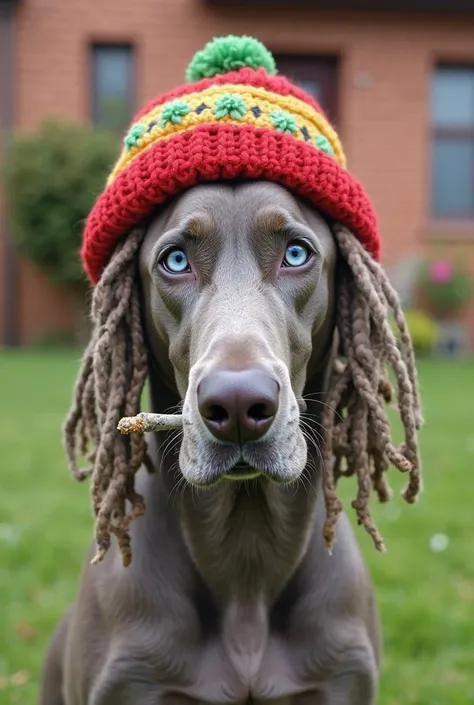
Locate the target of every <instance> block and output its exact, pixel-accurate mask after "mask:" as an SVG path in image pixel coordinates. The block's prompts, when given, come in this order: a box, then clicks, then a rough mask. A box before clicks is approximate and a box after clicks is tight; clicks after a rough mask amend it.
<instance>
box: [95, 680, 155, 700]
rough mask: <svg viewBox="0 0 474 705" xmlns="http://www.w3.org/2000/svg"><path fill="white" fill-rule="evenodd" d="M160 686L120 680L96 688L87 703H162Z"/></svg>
mask: <svg viewBox="0 0 474 705" xmlns="http://www.w3.org/2000/svg"><path fill="white" fill-rule="evenodd" d="M162 702H164V701H163V700H162V698H160V692H159V688H157V686H155V685H152V684H150V683H147V682H130V681H129V682H127V683H124V682H118V683H114V685H111V686H109V687H107V686H106V687H99V688H95V689H94V691H93V692H92V694H91V696H90V698H89V700H88V703H87V705H161V703H162Z"/></svg>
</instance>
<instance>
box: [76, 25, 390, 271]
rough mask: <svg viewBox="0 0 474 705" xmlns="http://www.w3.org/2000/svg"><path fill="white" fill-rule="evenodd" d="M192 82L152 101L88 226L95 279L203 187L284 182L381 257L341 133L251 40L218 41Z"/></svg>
mask: <svg viewBox="0 0 474 705" xmlns="http://www.w3.org/2000/svg"><path fill="white" fill-rule="evenodd" d="M186 81H187V82H186V83H185V84H184V85H182V86H181V87H179V88H176V89H175V90H173V91H171V92H169V93H166V94H164V95H162V96H160V97H158V98H156V99H155V100H153V101H151V102H150V103H149V104H148V105H147V106H145V107H144V108H143V109H142V110H141V111H140V112H139V113H138V114H137V115H136V117H135V119H134V120H133V123H132V124H131V126H130V128H129V130H128V133H127V135H126V136H125V139H124V146H123V150H122V153H121V154H120V157H119V159H118V161H117V162H116V164H115V166H114V167H113V169H112V172H111V174H110V175H109V177H108V180H107V183H106V187H105V189H104V191H103V192H102V193H101V194H100V195H99V196H98V198H97V200H96V202H95V204H94V206H93V208H92V210H91V212H90V214H89V216H88V218H87V221H86V225H85V230H84V237H83V244H82V250H81V256H82V261H83V265H84V268H85V270H86V273H87V275H88V277H89V279H90V280H91V282H92V283H93V284H96V283H97V282H98V280H99V279H100V276H101V273H102V271H103V269H104V267H105V266H106V265H107V263H108V260H109V258H110V257H111V255H112V253H113V251H114V249H115V246H116V244H117V241H118V240H119V238H120V237H121V236H122V235H124V234H126V233H127V231H128V230H129V229H130V228H132V227H133V226H136V225H138V224H139V223H140V221H141V220H142V219H143V218H145V217H146V216H148V215H150V214H151V213H152V212H153V210H154V209H155V208H156V206H157V205H158V204H161V203H163V202H164V201H166V200H167V199H168V198H170V197H172V196H174V195H176V194H178V193H179V192H180V191H182V190H184V189H186V188H189V187H191V186H194V185H196V184H199V183H204V182H211V181H218V180H229V179H265V180H269V181H275V182H277V183H279V184H281V185H282V186H285V187H287V188H288V189H290V190H291V191H293V192H294V193H296V194H298V195H300V196H302V197H304V198H307V199H308V200H309V201H310V202H311V203H313V204H314V205H315V206H316V207H317V208H319V209H320V210H321V212H322V213H325V214H326V215H327V216H329V217H331V218H334V219H336V220H338V221H339V222H341V223H343V224H344V225H346V226H347V227H348V228H350V230H351V231H352V232H353V233H354V235H355V236H356V237H357V238H358V239H359V240H360V242H361V243H362V244H363V245H364V247H365V248H366V249H367V250H368V251H369V252H370V253H371V254H372V255H373V257H374V258H375V259H379V256H380V239H379V235H378V231H377V224H376V218H375V214H374V211H373V208H372V205H371V203H370V201H369V199H368V197H367V195H366V194H365V191H364V189H363V188H362V186H361V185H360V184H359V182H358V181H357V180H356V179H354V177H352V176H351V174H350V173H349V172H348V171H347V169H346V160H345V156H344V152H343V150H342V146H341V143H340V141H339V138H338V136H337V134H336V132H335V131H334V129H333V128H332V127H331V125H330V124H329V122H328V120H327V118H326V117H325V115H324V112H323V110H322V109H321V107H320V106H319V105H318V103H317V102H316V101H315V100H314V99H313V98H312V97H311V96H310V95H308V94H307V93H305V92H304V91H303V90H301V89H300V88H298V87H296V86H295V85H293V84H292V83H291V82H290V81H289V80H288V79H287V78H285V77H284V76H281V75H277V69H276V66H275V61H274V59H273V57H272V55H271V54H270V52H269V51H268V50H267V49H266V48H265V47H264V46H263V45H262V44H261V43H260V42H259V41H257V40H256V39H253V38H252V37H245V36H243V37H235V36H228V37H221V38H217V39H213V40H212V41H210V42H209V43H208V44H207V45H206V46H205V47H204V49H203V50H202V51H199V52H197V54H196V55H195V56H194V58H193V59H192V61H191V63H190V64H189V66H188V69H187V71H186Z"/></svg>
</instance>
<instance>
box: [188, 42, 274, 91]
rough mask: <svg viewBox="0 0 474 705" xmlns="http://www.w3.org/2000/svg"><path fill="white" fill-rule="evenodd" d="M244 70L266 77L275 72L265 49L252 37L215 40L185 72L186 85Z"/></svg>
mask: <svg viewBox="0 0 474 705" xmlns="http://www.w3.org/2000/svg"><path fill="white" fill-rule="evenodd" d="M244 66H247V67H249V68H251V69H259V68H263V69H265V71H267V72H268V73H273V74H275V73H276V72H277V69H276V65H275V59H274V58H273V56H272V55H271V53H270V52H269V51H268V49H267V48H266V47H265V46H264V45H263V44H262V43H261V42H259V41H258V39H254V38H253V37H246V36H243V37H236V36H234V35H233V34H229V36H227V37H216V38H214V39H212V40H211V41H210V42H208V43H207V44H206V46H205V47H204V49H201V51H198V52H197V53H196V54H195V55H194V57H193V59H192V60H191V63H190V64H189V66H188V68H187V70H186V81H188V82H189V83H193V82H194V81H199V80H200V79H201V78H212V77H213V76H217V75H218V74H222V73H228V72H229V71H235V70H237V69H241V68H244Z"/></svg>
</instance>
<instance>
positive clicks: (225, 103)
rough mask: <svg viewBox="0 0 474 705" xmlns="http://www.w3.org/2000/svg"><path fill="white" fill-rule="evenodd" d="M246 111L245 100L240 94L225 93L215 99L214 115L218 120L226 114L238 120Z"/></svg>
mask: <svg viewBox="0 0 474 705" xmlns="http://www.w3.org/2000/svg"><path fill="white" fill-rule="evenodd" d="M246 112H247V106H246V104H245V100H244V99H243V98H242V97H241V96H240V95H232V93H226V94H225V95H223V96H221V97H220V98H218V99H217V100H216V106H215V109H214V115H215V117H216V118H217V119H218V120H220V119H221V118H223V117H227V116H229V117H231V118H233V119H234V120H240V119H241V118H243V116H244V115H245V113H246Z"/></svg>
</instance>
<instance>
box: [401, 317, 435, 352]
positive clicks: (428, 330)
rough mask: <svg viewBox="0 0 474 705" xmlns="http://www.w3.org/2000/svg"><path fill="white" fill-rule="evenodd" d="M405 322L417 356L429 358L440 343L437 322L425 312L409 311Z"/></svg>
mask: <svg viewBox="0 0 474 705" xmlns="http://www.w3.org/2000/svg"><path fill="white" fill-rule="evenodd" d="M405 320H406V322H407V326H408V330H409V331H410V336H411V339H412V342H413V347H414V348H415V353H416V355H417V356H419V357H421V356H428V355H430V354H431V353H432V351H433V348H434V346H435V345H436V343H437V342H438V338H439V329H438V326H437V324H436V323H435V321H434V320H433V319H432V318H431V316H429V315H428V314H427V313H425V312H424V311H420V310H418V309H408V310H406V311H405Z"/></svg>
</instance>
